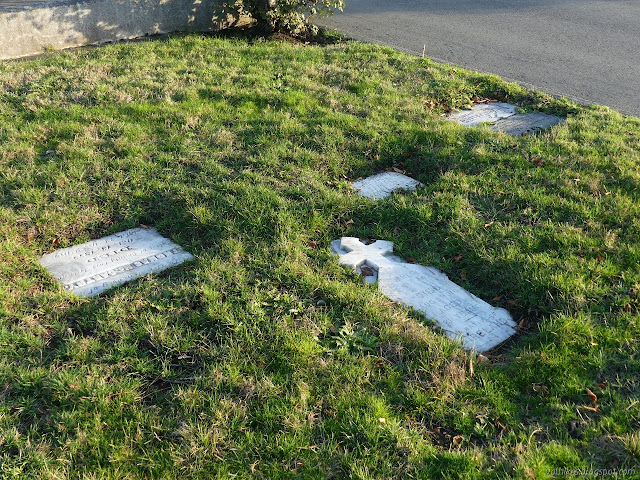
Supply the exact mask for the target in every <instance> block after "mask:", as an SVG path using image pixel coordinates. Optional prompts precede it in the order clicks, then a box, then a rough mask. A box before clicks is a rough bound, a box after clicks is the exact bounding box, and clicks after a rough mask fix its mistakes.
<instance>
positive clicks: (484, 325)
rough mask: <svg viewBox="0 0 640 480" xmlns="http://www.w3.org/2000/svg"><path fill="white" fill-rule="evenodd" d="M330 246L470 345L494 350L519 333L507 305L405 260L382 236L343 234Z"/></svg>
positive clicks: (385, 289) (348, 262) (390, 292)
mask: <svg viewBox="0 0 640 480" xmlns="http://www.w3.org/2000/svg"><path fill="white" fill-rule="evenodd" d="M331 247H332V250H333V251H334V253H336V254H337V255H339V257H340V259H339V262H340V264H342V265H345V266H347V267H350V268H352V269H354V270H356V271H361V270H362V268H363V267H367V268H369V269H371V270H373V271H374V272H375V273H376V274H377V280H378V289H379V290H380V291H381V292H382V293H384V294H385V295H386V296H387V297H389V298H390V299H391V300H393V301H395V302H399V303H402V304H405V305H408V306H411V307H413V308H415V309H416V310H419V311H421V312H422V313H424V314H425V316H426V317H427V318H430V319H432V320H434V321H435V322H436V323H437V324H438V325H439V326H440V327H441V328H442V329H443V330H444V331H445V333H446V334H447V336H449V337H450V338H454V339H457V338H461V339H462V343H463V345H464V347H465V348H466V349H468V350H476V351H478V352H484V351H487V350H490V349H492V348H494V347H496V346H498V345H499V344H501V343H502V342H504V341H505V340H507V339H508V338H509V337H511V336H512V335H513V334H515V333H516V323H515V322H514V321H513V319H512V318H511V315H509V312H507V311H506V310H505V309H504V308H496V307H492V306H491V305H489V304H488V303H487V302H485V301H483V300H481V299H480V298H478V297H476V296H475V295H473V294H471V293H469V292H467V291H466V290H465V289H463V288H462V287H460V286H459V285H456V284H455V283H453V282H452V281H451V280H449V279H448V277H447V276H446V275H445V274H444V273H442V272H440V271H439V270H437V269H435V268H433V267H425V266H423V265H415V264H411V263H406V262H403V261H402V259H400V258H399V257H396V256H394V255H393V242H389V241H384V240H377V241H375V242H373V243H370V244H368V245H367V244H365V243H363V242H361V241H360V240H359V239H357V238H354V237H342V238H341V239H340V240H335V241H334V242H332V243H331Z"/></svg>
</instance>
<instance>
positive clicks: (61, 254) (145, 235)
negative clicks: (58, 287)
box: [39, 228, 193, 297]
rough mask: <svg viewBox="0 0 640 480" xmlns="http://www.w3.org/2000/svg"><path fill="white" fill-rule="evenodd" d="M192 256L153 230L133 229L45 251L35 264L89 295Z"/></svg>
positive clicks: (157, 270)
mask: <svg viewBox="0 0 640 480" xmlns="http://www.w3.org/2000/svg"><path fill="white" fill-rule="evenodd" d="M192 259H193V255H191V254H190V253H188V252H186V251H184V250H183V249H182V247H181V246H180V245H177V244H175V243H173V242H172V241H171V240H169V239H167V238H164V237H163V236H161V235H160V234H159V233H158V232H157V231H156V230H155V229H145V228H133V229H131V230H127V231H125V232H121V233H116V234H115V235H110V236H108V237H104V238H101V239H98V240H93V241H91V242H87V243H83V244H82V245H76V246H74V247H69V248H63V249H62V250H58V251H56V252H53V253H49V254H46V255H44V256H42V258H40V260H39V263H40V265H42V266H43V267H45V268H46V269H47V270H48V271H49V273H51V275H52V276H53V277H54V278H56V279H58V280H59V281H60V282H62V284H63V285H64V288H65V290H68V291H70V292H73V293H75V294H77V295H80V296H86V297H91V296H94V295H99V294H101V293H102V292H104V291H105V290H107V289H109V288H111V287H114V286H116V285H122V284H123V283H125V282H128V281H129V280H133V279H136V278H139V277H142V276H144V275H147V274H149V273H154V272H159V271H161V270H165V269H167V268H169V267H173V266H175V265H179V264H181V263H182V262H185V261H187V260H192Z"/></svg>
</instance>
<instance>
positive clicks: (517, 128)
mask: <svg viewBox="0 0 640 480" xmlns="http://www.w3.org/2000/svg"><path fill="white" fill-rule="evenodd" d="M561 120H562V119H561V118H560V117H556V116H555V115H547V114H546V113H540V112H536V113H525V114H517V115H513V116H511V117H508V118H502V119H500V120H498V121H496V122H494V123H493V124H492V125H491V130H494V131H496V132H504V133H507V134H509V135H512V136H514V137H520V136H521V135H525V134H526V135H530V134H534V133H537V132H539V131H540V130H544V129H545V128H549V127H551V126H553V125H555V124H557V123H560V121H561Z"/></svg>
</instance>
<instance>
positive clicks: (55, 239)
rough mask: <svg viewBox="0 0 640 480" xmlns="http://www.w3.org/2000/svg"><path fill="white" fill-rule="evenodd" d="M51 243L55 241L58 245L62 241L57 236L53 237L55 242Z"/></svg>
mask: <svg viewBox="0 0 640 480" xmlns="http://www.w3.org/2000/svg"><path fill="white" fill-rule="evenodd" d="M51 243H53V244H54V245H58V244H59V243H60V239H59V238H57V237H56V238H54V239H53V242H51Z"/></svg>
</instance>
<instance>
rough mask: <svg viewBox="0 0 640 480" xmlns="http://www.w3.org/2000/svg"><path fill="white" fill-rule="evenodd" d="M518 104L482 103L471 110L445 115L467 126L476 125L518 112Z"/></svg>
mask: <svg viewBox="0 0 640 480" xmlns="http://www.w3.org/2000/svg"><path fill="white" fill-rule="evenodd" d="M516 108H517V107H516V105H511V104H510V103H501V102H497V103H480V104H478V105H474V106H473V108H471V109H470V110H462V111H460V112H455V113H450V114H448V115H446V116H445V118H447V119H448V120H453V121H455V122H458V123H460V124H462V125H466V126H467V127H475V126H478V125H480V124H481V123H488V122H495V121H496V120H499V119H501V118H506V117H510V116H511V115H515V113H516Z"/></svg>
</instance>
